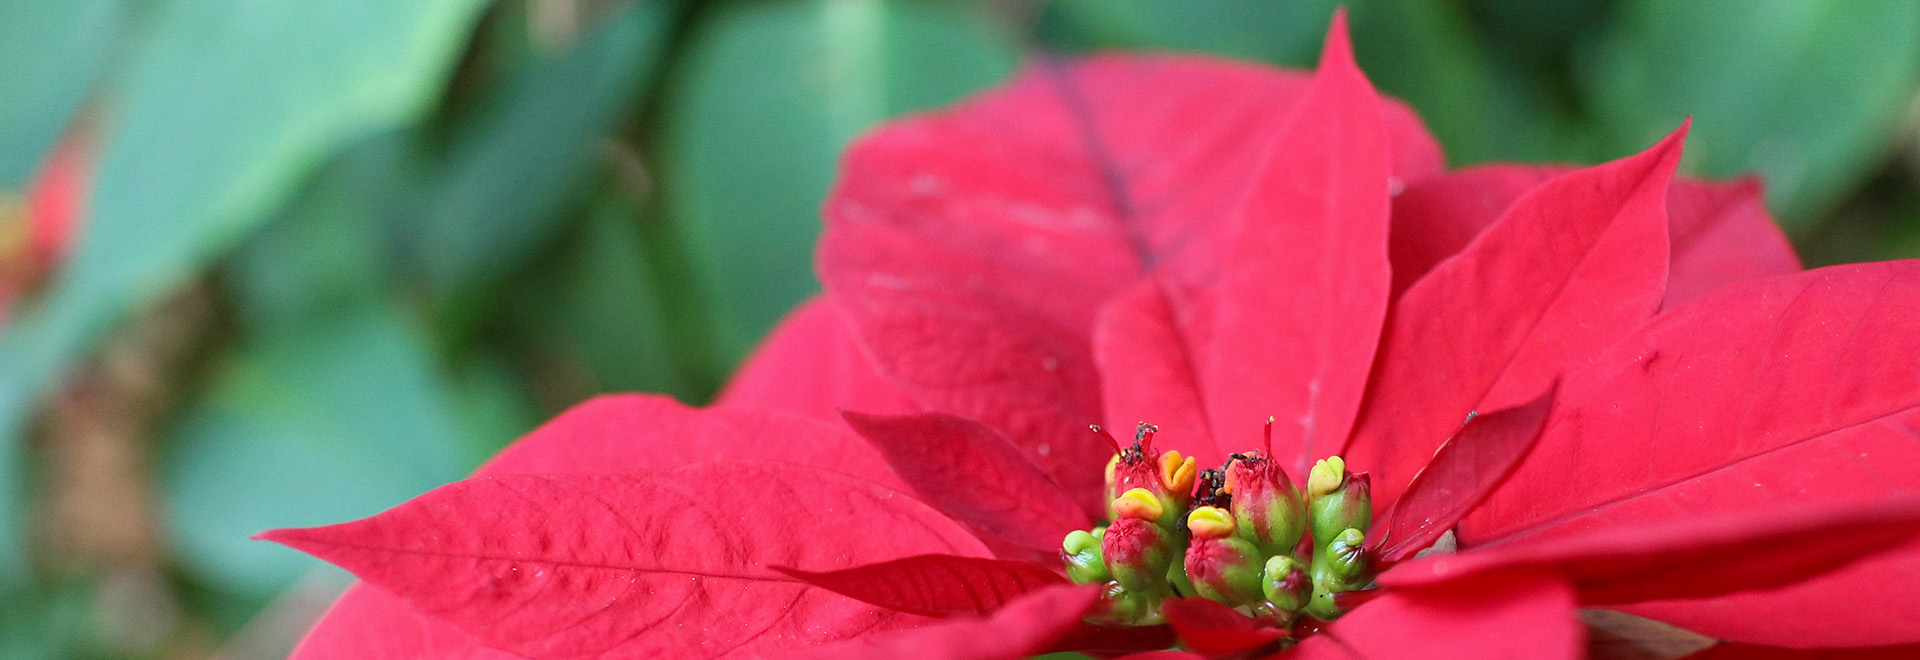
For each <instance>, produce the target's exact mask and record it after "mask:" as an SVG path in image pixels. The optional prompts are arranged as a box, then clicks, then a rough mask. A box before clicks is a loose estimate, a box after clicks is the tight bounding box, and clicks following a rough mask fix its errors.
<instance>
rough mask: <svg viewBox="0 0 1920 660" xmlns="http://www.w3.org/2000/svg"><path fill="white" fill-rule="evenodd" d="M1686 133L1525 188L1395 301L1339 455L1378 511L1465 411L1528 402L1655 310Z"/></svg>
mask: <svg viewBox="0 0 1920 660" xmlns="http://www.w3.org/2000/svg"><path fill="white" fill-rule="evenodd" d="M1685 135H1686V127H1684V126H1683V127H1681V129H1680V130H1678V131H1676V132H1674V134H1673V135H1671V136H1668V137H1667V139H1665V140H1663V141H1661V143H1660V144H1657V145H1655V146H1654V147H1653V148H1651V149H1648V150H1647V151H1646V152H1643V153H1641V154H1639V155H1637V156H1633V157H1631V158H1626V159H1622V160H1619V161H1615V162H1612V163H1608V164H1606V165H1601V166H1599V167H1594V168H1591V169H1586V170H1580V171H1577V172H1573V173H1570V174H1567V175H1565V176H1562V177H1559V178H1556V179H1554V180H1552V181H1549V182H1547V183H1546V184H1543V185H1541V186H1540V187H1538V188H1535V189H1534V190H1533V191H1532V192H1529V193H1527V195H1526V196H1524V197H1522V198H1521V199H1520V200H1518V201H1516V202H1514V204H1513V206H1512V207H1511V208H1509V209H1508V210H1507V212H1506V214H1505V215H1503V216H1502V217H1501V219H1500V220H1499V221H1498V222H1496V223H1494V225H1493V226H1492V227H1489V228H1488V229H1487V231H1485V232H1483V233H1482V234H1481V235H1480V236H1479V237H1478V238H1476V239H1474V242H1473V243H1472V244H1470V245H1468V246H1467V248H1466V250H1464V251H1462V252H1461V253H1460V254H1458V255H1455V256H1454V257H1452V258H1450V259H1448V260H1447V261H1446V262H1444V263H1442V264H1441V265H1440V266H1439V267H1437V268H1435V269H1434V270H1433V272H1431V273H1428V274H1427V275H1426V276H1425V277H1423V278H1421V279H1420V281H1419V282H1418V283H1415V284H1414V285H1413V288H1411V289H1408V290H1407V293H1406V295H1404V296H1401V297H1400V300H1399V301H1398V302H1397V303H1395V305H1394V309H1393V316H1392V318H1391V319H1390V320H1389V321H1388V327H1387V331H1386V336H1385V338H1384V339H1383V340H1382V348H1381V355H1380V364H1379V365H1378V367H1377V373H1376V375H1375V377H1374V380H1373V383H1372V384H1371V385H1370V387H1369V390H1370V394H1369V395H1368V397H1369V398H1368V400H1367V411H1366V414H1365V416H1364V417H1363V418H1362V420H1361V422H1360V426H1359V428H1358V429H1357V430H1356V431H1355V432H1354V437H1353V439H1352V441H1351V445H1350V446H1349V447H1348V448H1347V451H1346V452H1345V453H1347V454H1349V455H1348V456H1347V460H1349V461H1351V462H1353V463H1354V464H1356V465H1365V466H1367V469H1368V470H1369V471H1371V472H1372V473H1373V474H1374V490H1373V496H1374V502H1376V503H1378V504H1381V505H1387V504H1391V503H1392V502H1393V501H1394V499H1396V498H1397V497H1398V496H1399V494H1400V491H1401V489H1403V488H1405V487H1406V484H1407V480H1408V479H1411V478H1412V477H1413V474H1414V473H1415V472H1417V471H1419V469H1420V467H1421V466H1423V465H1425V464H1426V461H1427V458H1428V457H1430V456H1432V455H1433V451H1434V450H1435V449H1436V448H1438V447H1439V445H1440V443H1441V442H1442V441H1444V440H1445V439H1446V438H1447V436H1448V435H1449V434H1450V433H1451V432H1452V430H1453V429H1454V428H1456V427H1457V426H1458V425H1459V424H1460V422H1461V421H1462V420H1464V419H1466V415H1467V413H1468V412H1470V411H1473V410H1489V409H1497V408H1504V407H1507V406H1511V405H1514V404H1517V403H1519V402H1521V401H1525V400H1527V399H1530V398H1532V397H1534V396H1537V395H1538V394H1539V393H1540V392H1541V391H1542V390H1544V389H1545V388H1546V387H1547V384H1548V383H1549V382H1551V381H1552V380H1553V379H1554V378H1555V377H1557V376H1559V375H1560V374H1561V373H1563V372H1564V371H1565V370H1567V369H1570V368H1575V367H1578V366H1581V365H1583V364H1585V363H1586V362H1587V361H1588V360H1590V359H1591V358H1592V356H1593V355H1594V354H1595V353H1598V352H1599V351H1600V350H1601V349H1603V348H1606V347H1607V346H1608V345H1610V344H1612V343H1613V342H1614V341H1615V340H1617V339H1619V338H1620V337H1621V336H1623V335H1625V334H1627V333H1628V332H1631V331H1632V330H1633V329H1634V328H1637V327H1639V326H1640V325H1641V324H1642V323H1644V322H1646V320H1647V319H1648V318H1650V317H1651V316H1652V315H1653V314H1654V312H1656V311H1657V310H1659V308H1660V299H1661V296H1662V295H1663V293H1664V291H1665V287H1666V274H1667V250H1666V238H1667V219H1666V205H1665V200H1666V195H1667V181H1668V179H1669V178H1671V177H1672V175H1673V168H1674V166H1675V165H1676V164H1677V163H1678V162H1679V161H1680V146H1681V140H1682V139H1683V138H1684V137H1685Z"/></svg>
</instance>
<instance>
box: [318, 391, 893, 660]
mask: <svg viewBox="0 0 1920 660" xmlns="http://www.w3.org/2000/svg"><path fill="white" fill-rule="evenodd" d="M767 458H772V459H777V460H781V461H786V462H790V463H796V464H801V465H812V466H815V467H821V468H826V469H833V470H838V471H841V472H846V473H849V474H853V475H855V476H859V477H862V478H865V479H868V480H871V481H874V482H875V483H880V484H882V485H887V486H888V487H890V488H896V489H902V490H904V489H905V486H904V485H902V484H900V482H899V480H898V479H897V478H895V477H894V476H893V472H892V471H891V470H889V469H888V468H887V465H886V462H885V461H884V460H883V459H882V458H881V457H880V456H879V455H878V454H877V453H875V452H874V451H873V450H872V449H871V448H870V447H868V446H867V443H866V442H865V441H863V440H861V439H860V438H859V437H857V436H855V435H853V434H852V433H851V432H849V431H847V430H846V429H845V427H844V426H843V425H841V424H837V423H836V424H831V425H829V424H825V423H820V422H813V421H810V420H805V419H800V418H797V417H794V416H792V415H786V414H780V413H773V412H767V411H762V410H740V409H717V410H694V409H692V408H688V407H686V406H685V405H682V404H680V403H679V402H677V401H674V400H673V399H672V398H670V397H665V396H658V395H643V394H622V395H612V396H603V397H599V398H596V399H593V400H591V401H588V402H586V403H582V404H580V405H578V406H574V407H573V408H572V409H570V410H568V411H567V412H565V413H562V414H561V415H560V416H559V417H556V418H554V419H553V420H552V421H550V422H547V423H546V424H545V425H542V426H541V427H540V428H539V429H536V430H535V431H534V432H532V433H529V434H528V435H527V436H526V437H524V438H521V439H520V440H519V441H518V442H515V443H514V444H513V445H511V446H509V447H507V449H505V450H503V451H501V452H500V454H499V455H497V456H495V457H494V458H493V460H491V461H489V462H488V463H487V464H486V465H485V466H483V467H481V468H480V470H479V472H478V474H479V475H481V476H488V475H492V476H498V475H507V474H590V473H595V472H609V471H619V470H637V469H647V468H670V467H675V466H679V465H685V464H688V463H695V462H700V461H710V460H734V459H767ZM362 610H371V611H374V612H378V613H379V614H377V615H366V614H364V613H363V612H362ZM464 635H465V634H464V633H462V632H460V631H459V630H458V629H455V628H454V627H453V626H451V625H449V624H447V623H446V622H444V621H441V620H439V619H434V618H431V617H428V616H426V615H424V614H420V613H418V612H414V611H412V609H411V608H409V607H407V606H406V605H405V603H404V602H403V601H401V600H400V599H399V598H396V597H395V596H393V595H391V594H388V593H387V592H385V591H382V590H380V589H378V588H368V587H367V586H365V585H361V586H356V587H354V588H353V589H350V590H349V591H348V592H347V593H346V594H345V595H344V596H342V597H341V599H340V601H339V602H338V603H336V604H335V605H334V607H333V608H332V609H331V610H329V612H328V615H327V616H326V617H325V618H323V619H322V620H321V621H320V623H319V624H317V625H316V626H315V627H314V629H313V631H311V632H310V633H308V635H307V638H306V639H305V640H303V641H302V642H301V645H300V647H299V648H298V649H296V651H295V654H294V657H295V660H331V659H333V658H355V659H358V658H383V657H384V658H396V659H399V658H406V659H412V658H424V657H441V656H440V654H442V653H445V654H446V655H447V657H465V656H462V655H460V654H459V653H455V652H453V651H450V650H448V649H451V648H454V647H453V646H452V645H453V643H454V640H457V639H459V638H461V637H463V636H464ZM416 641H417V642H419V643H420V644H423V646H420V647H418V648H415V647H413V646H410V645H411V644H413V643H415V642H416ZM471 646H472V648H471V649H468V650H466V651H465V652H466V653H469V654H471V655H472V656H473V657H488V653H489V651H488V650H486V649H485V648H484V647H481V646H480V645H479V644H478V643H477V642H475V643H472V644H471ZM366 648H379V649H381V651H382V653H384V654H385V655H362V654H358V653H349V654H345V655H341V654H338V653H335V652H333V651H332V649H366Z"/></svg>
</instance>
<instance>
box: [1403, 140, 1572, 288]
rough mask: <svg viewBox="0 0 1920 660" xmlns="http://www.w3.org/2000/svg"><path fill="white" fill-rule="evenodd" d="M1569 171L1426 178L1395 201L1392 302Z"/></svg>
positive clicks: (1473, 172)
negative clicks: (1518, 201) (1535, 191)
mask: <svg viewBox="0 0 1920 660" xmlns="http://www.w3.org/2000/svg"><path fill="white" fill-rule="evenodd" d="M1572 169H1573V168H1566V167H1535V166H1531V165H1509V164H1494V165H1481V166H1479V167H1473V168H1468V169H1464V170H1460V171H1457V172H1448V173H1446V174H1443V175H1440V176H1435V177H1427V178H1425V179H1421V180H1420V181H1417V182H1414V183H1413V184H1411V185H1408V186H1407V188H1406V190H1402V191H1400V194H1398V195H1394V196H1393V231H1392V233H1390V234H1389V235H1388V240H1387V254H1388V256H1390V257H1391V258H1392V260H1393V297H1394V298H1395V299H1398V298H1399V297H1400V296H1401V294H1404V293H1406V291H1407V288H1408V287H1411V286H1413V283H1414V282H1417V281H1419V280H1420V278H1421V277H1423V276H1425V275H1426V274H1427V273H1428V272H1429V271H1432V270H1433V267H1434V266H1438V265H1440V262H1442V261H1446V260H1447V257H1451V256H1453V255H1455V254H1459V253H1460V251H1461V250H1464V249H1466V247H1467V244H1468V243H1472V242H1473V238H1474V237H1475V236H1479V235H1480V232H1482V231H1485V230H1486V228H1487V226H1488V225H1491V224H1493V221H1495V220H1499V219H1500V216H1501V215H1503V214H1505V213H1506V212H1507V208H1508V207H1510V206H1513V202H1514V200H1516V199H1519V198H1520V196H1521V195H1523V194H1526V192H1527V191H1529V190H1533V189H1534V188H1536V187H1538V186H1539V185H1540V184H1542V183H1545V182H1546V181H1547V180H1548V179H1552V178H1553V177H1556V176H1559V175H1561V174H1565V173H1567V172H1569V171H1572Z"/></svg>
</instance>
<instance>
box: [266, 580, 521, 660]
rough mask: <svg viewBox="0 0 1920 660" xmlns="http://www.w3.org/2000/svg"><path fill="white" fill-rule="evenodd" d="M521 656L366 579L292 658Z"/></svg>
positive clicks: (467, 659)
mask: <svg viewBox="0 0 1920 660" xmlns="http://www.w3.org/2000/svg"><path fill="white" fill-rule="evenodd" d="M428 659H431V660H522V658H521V656H518V655H514V654H512V653H508V652H506V651H502V650H499V649H495V648H492V647H488V646H484V645H482V644H480V643H479V642H476V641H474V639H473V638H472V637H470V636H468V635H467V633H465V632H462V631H461V630H460V629H459V628H455V627H454V626H453V624H451V623H447V622H445V621H441V620H439V619H435V618H432V617H429V616H426V615H424V614H421V613H419V612H417V611H414V609H413V607H412V606H410V605H407V601H404V600H401V599H400V598H399V597H397V596H394V595H393V594H389V593H387V592H385V591H381V590H380V588H379V587H375V586H373V585H370V584H367V583H365V582H361V583H357V584H355V585H353V586H351V587H348V588H347V592H346V593H345V594H342V595H341V596H340V600H339V602H336V603H334V605H333V607H332V608H330V609H328V610H327V615H326V616H325V617H324V618H322V619H321V620H320V623H318V624H316V625H315V626H314V629H313V630H312V631H310V632H308V633H307V637H306V639H304V640H302V641H301V642H300V645H299V646H298V647H296V648H295V649H294V652H293V657H292V660H428Z"/></svg>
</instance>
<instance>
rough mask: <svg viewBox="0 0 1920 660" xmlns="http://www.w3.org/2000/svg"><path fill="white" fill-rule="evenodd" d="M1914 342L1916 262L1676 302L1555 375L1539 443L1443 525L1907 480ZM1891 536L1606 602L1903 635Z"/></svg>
mask: <svg viewBox="0 0 1920 660" xmlns="http://www.w3.org/2000/svg"><path fill="white" fill-rule="evenodd" d="M1916 355H1920V262H1914V261H1900V262H1887V263H1876V264H1856V265H1848V266H1836V267H1831V268H1823V269H1819V270H1814V271H1808V272H1804V273H1799V274H1794V275H1788V276H1782V277H1775V278H1770V279H1765V280H1756V281H1751V282H1746V283H1741V284H1736V285H1732V286H1728V287H1724V288H1721V289H1719V290H1717V291H1715V292H1713V293H1709V294H1707V295H1705V296H1702V297H1700V298H1698V299H1695V300H1693V301H1691V302H1688V303H1685V304H1683V305H1681V306H1679V307H1676V308H1674V309H1673V310H1671V311H1668V312H1666V313H1664V314H1662V315H1661V316H1660V317H1659V318H1657V319H1655V320H1654V321H1653V322H1652V323H1651V324H1650V325H1649V326H1647V327H1646V328H1643V329H1642V330H1640V331H1639V332H1637V333H1635V334H1634V335H1632V336H1630V337H1628V338H1627V339H1625V340H1623V341H1622V342H1620V343H1619V344H1618V345H1616V346H1615V347H1613V348H1612V349H1609V351H1607V353H1606V354H1605V355H1603V356H1601V357H1600V358H1598V359H1597V360H1596V361H1595V365H1594V366H1593V367H1590V368H1588V369H1585V370H1582V371H1580V372H1577V373H1575V374H1573V375H1571V376H1569V377H1568V379H1567V380H1566V381H1565V382H1564V384H1563V387H1562V388H1561V398H1560V402H1561V405H1560V407H1559V408H1558V410H1559V412H1556V413H1555V415H1554V416H1553V418H1552V419H1551V420H1549V422H1548V427H1547V430H1546V431H1545V433H1544V434H1543V435H1542V437H1541V440H1540V442H1539V444H1538V445H1537V446H1536V447H1535V448H1534V451H1533V453H1532V454H1531V455H1530V456H1528V457H1527V459H1526V460H1525V461H1524V462H1523V463H1522V464H1521V467H1520V469H1518V470H1516V471H1515V472H1514V474H1513V476H1512V477H1510V478H1509V479H1508V480H1507V483H1506V484H1505V485H1504V486H1503V487H1502V488H1501V489H1500V490H1499V491H1498V492H1496V493H1495V494H1494V495H1493V496H1492V497H1491V498H1489V499H1488V501H1487V502H1486V504H1484V505H1483V506H1482V507H1481V508H1480V509H1479V510H1478V511H1477V512H1476V513H1474V514H1473V515H1470V516H1469V517H1468V519H1467V520H1466V521H1465V523H1463V525H1462V527H1461V529H1460V541H1461V545H1462V547H1463V548H1466V549H1471V548H1474V547H1480V546H1486V547H1490V548H1492V547H1501V546H1509V545H1511V546H1516V547H1518V546H1522V545H1527V544H1543V543H1548V542H1551V540H1552V539H1554V538H1556V537H1562V536H1568V535H1587V534H1592V533H1596V532H1601V531H1604V530H1632V529H1636V528H1650V527H1665V525H1664V524H1663V523H1668V522H1672V523H1674V525H1673V526H1672V527H1671V529H1674V530H1675V532H1676V533H1682V532H1683V531H1684V529H1685V527H1686V524H1685V523H1686V522H1687V521H1692V520H1695V519H1697V518H1701V517H1715V518H1741V517H1747V518H1755V517H1758V518H1764V517H1767V516H1770V515H1775V514H1778V513H1779V512H1781V511H1783V510H1790V509H1795V508H1799V507H1809V506H1814V505H1826V506H1838V505H1842V504H1846V503H1860V502H1888V501H1898V500H1899V499H1900V498H1903V497H1913V496H1915V495H1920V443H1916V442H1915V441H1914V438H1915V437H1916V436H1917V435H1920V433H1916V429H1915V423H1916V422H1920V359H1916V358H1915V356H1916ZM1886 549H1888V548H1860V550H1861V551H1865V552H1870V551H1873V550H1886ZM1895 550H1896V551H1894V552H1887V553H1885V554H1882V555H1880V556H1878V557H1873V558H1869V559H1866V560H1864V561H1860V562H1857V563H1854V564H1852V565H1850V566H1848V567H1847V568H1844V569H1841V570H1839V571H1835V572H1832V573H1829V574H1826V575H1824V576H1821V577H1818V578H1814V579H1809V580H1805V581H1802V582H1800V583H1797V584H1794V585H1791V586H1788V587H1785V588H1781V589H1774V590H1766V591H1748V592H1742V593H1735V594H1729V595H1726V596H1721V597H1716V598H1712V599H1704V600H1687V601H1663V602H1659V603H1652V604H1644V605H1637V606H1632V607H1626V608H1624V609H1626V610H1627V611H1629V612H1633V613H1636V614H1640V615H1643V616H1648V617H1652V618H1655V619H1659V620H1663V621H1667V622H1670V623H1674V624H1676V625H1680V626H1682V627H1685V628H1688V629H1690V630H1695V631H1697V632H1701V633H1704V634H1708V635H1712V636H1715V637H1719V638H1722V639H1732V640H1738V641H1743V642H1751V643H1764V644H1772V645H1780V646H1800V645H1809V644H1819V645H1834V646H1848V645H1879V644H1902V643H1914V642H1920V626H1915V625H1913V622H1914V621H1920V599H1915V598H1913V597H1912V593H1913V591H1912V589H1913V585H1920V552H1916V551H1915V546H1914V545H1913V544H1909V545H1907V546H1905V547H1902V548H1897V549H1895ZM1896 585H1897V586H1896ZM1809 603H1832V604H1844V606H1837V605H1836V606H1834V607H1809V606H1808V604H1809Z"/></svg>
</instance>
